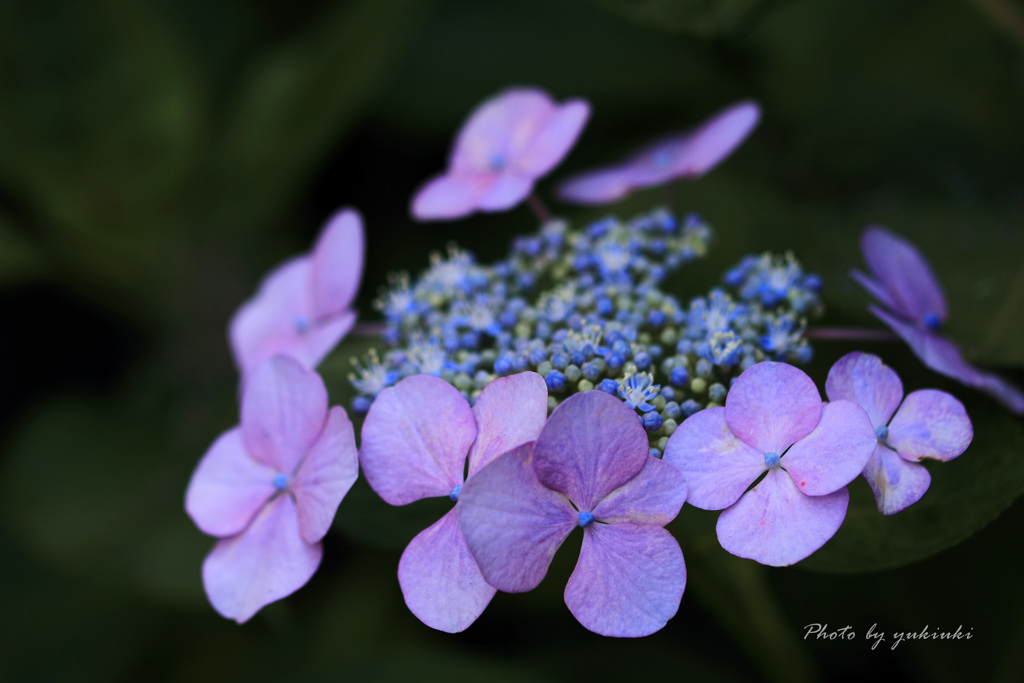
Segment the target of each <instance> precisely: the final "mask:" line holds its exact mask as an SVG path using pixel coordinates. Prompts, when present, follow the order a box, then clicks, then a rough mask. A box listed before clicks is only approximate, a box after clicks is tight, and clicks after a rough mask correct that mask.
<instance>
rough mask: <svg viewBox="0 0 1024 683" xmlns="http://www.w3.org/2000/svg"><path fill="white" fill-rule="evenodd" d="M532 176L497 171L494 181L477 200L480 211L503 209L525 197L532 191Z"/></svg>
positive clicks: (509, 207) (510, 206)
mask: <svg viewBox="0 0 1024 683" xmlns="http://www.w3.org/2000/svg"><path fill="white" fill-rule="evenodd" d="M533 180H534V179H533V178H532V177H531V176H528V175H522V174H517V173H499V174H498V175H497V176H496V177H495V179H494V183H493V184H492V185H491V186H490V188H489V189H488V190H487V192H486V193H485V194H483V195H482V196H481V197H480V198H479V199H478V200H477V208H479V209H480V210H481V211H504V210H506V209H511V208H512V207H513V206H515V205H516V204H518V203H519V202H521V201H523V200H524V199H526V198H527V197H528V196H529V194H530V192H532V191H533Z"/></svg>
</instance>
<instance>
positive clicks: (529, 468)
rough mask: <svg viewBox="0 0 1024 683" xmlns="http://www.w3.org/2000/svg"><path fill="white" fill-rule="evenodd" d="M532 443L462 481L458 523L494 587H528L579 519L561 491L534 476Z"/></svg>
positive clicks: (539, 577)
mask: <svg viewBox="0 0 1024 683" xmlns="http://www.w3.org/2000/svg"><path fill="white" fill-rule="evenodd" d="M531 446H532V444H526V445H523V446H519V447H518V448H515V449H513V450H511V451H509V452H508V453H506V454H504V455H502V456H501V457H499V458H497V459H495V460H494V461H492V462H491V463H490V464H489V465H487V467H484V468H482V469H481V470H479V471H478V472H476V473H475V474H474V475H473V476H472V477H470V478H469V480H468V481H466V483H465V484H464V485H463V487H462V491H461V493H460V494H459V502H458V503H457V504H456V510H457V512H458V517H459V528H461V529H462V534H463V536H464V537H465V539H466V545H467V546H468V547H469V550H470V552H471V553H472V554H473V557H474V558H476V561H477V563H478V564H479V565H480V571H481V573H483V575H484V578H485V579H486V580H487V582H488V583H489V584H491V585H492V586H494V587H495V588H497V589H498V590H502V591H507V592H509V593H521V592H524V591H528V590H532V589H533V588H535V587H536V586H537V584H539V583H540V582H541V580H542V579H543V578H544V575H545V574H546V573H547V570H548V566H549V565H550V564H551V558H552V557H554V555H555V551H556V550H558V547H559V546H560V545H562V542H563V541H565V538H566V537H567V536H568V535H569V532H570V531H572V530H573V529H574V528H575V527H576V525H577V521H578V516H577V513H576V511H575V510H574V509H573V508H572V506H571V505H570V504H569V501H568V500H566V498H565V496H563V495H562V494H560V493H558V492H557V491H552V490H551V489H549V488H547V487H545V486H544V485H543V484H541V483H540V481H539V480H538V479H537V475H536V473H535V472H534V469H533V462H532V458H531Z"/></svg>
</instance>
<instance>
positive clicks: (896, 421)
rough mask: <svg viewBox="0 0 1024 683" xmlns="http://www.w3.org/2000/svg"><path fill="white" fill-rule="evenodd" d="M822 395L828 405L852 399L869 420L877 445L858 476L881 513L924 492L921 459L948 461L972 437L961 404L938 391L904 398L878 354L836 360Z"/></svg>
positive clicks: (902, 506) (896, 378) (909, 502)
mask: <svg viewBox="0 0 1024 683" xmlns="http://www.w3.org/2000/svg"><path fill="white" fill-rule="evenodd" d="M825 393H826V394H828V398H829V400H830V401H836V400H839V399H847V400H849V401H853V402H854V403H856V404H857V405H859V406H861V407H862V408H864V410H866V411H867V414H868V417H869V418H870V419H871V426H872V427H874V428H875V434H876V435H877V437H878V444H877V445H876V446H875V450H874V453H872V454H871V459H870V460H868V463H867V465H866V466H865V467H864V472H863V474H864V479H866V480H867V482H868V485H869V486H870V487H871V491H872V493H874V494H875V503H876V504H877V506H878V511H879V512H881V513H882V514H885V515H892V514H895V513H897V512H900V511H901V510H905V509H906V508H908V507H909V506H911V505H913V504H914V503H916V502H917V501H919V500H921V497H922V496H924V494H925V491H927V490H928V486H929V485H930V484H931V481H932V478H931V475H930V474H928V470H926V469H925V468H924V466H923V465H920V464H918V463H919V462H920V461H922V460H939V461H946V460H952V459H953V458H956V457H958V456H959V455H960V454H961V453H963V452H964V451H965V450H967V447H968V446H969V445H970V444H971V440H972V439H973V438H974V428H973V427H972V426H971V421H970V419H969V418H968V417H967V411H966V410H965V409H964V406H963V404H962V403H960V401H958V400H957V399H955V398H954V397H952V396H950V395H949V394H947V393H946V392H944V391H938V390H937V389H919V390H918V391H913V392H911V393H910V394H908V395H907V397H906V398H904V397H903V383H902V382H900V378H899V376H898V375H897V374H896V371H895V370H893V369H892V368H890V367H889V366H888V365H885V364H883V363H882V359H881V358H879V357H878V356H872V355H870V354H867V353H861V352H860V351H854V352H853V353H848V354H846V355H845V356H843V357H842V358H840V359H839V360H838V361H836V364H835V365H833V366H832V369H831V370H829V372H828V380H827V381H826V382H825ZM897 409H898V410H897Z"/></svg>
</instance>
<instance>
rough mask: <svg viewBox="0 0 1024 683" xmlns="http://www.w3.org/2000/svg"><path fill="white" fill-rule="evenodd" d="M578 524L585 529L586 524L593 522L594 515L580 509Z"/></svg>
mask: <svg viewBox="0 0 1024 683" xmlns="http://www.w3.org/2000/svg"><path fill="white" fill-rule="evenodd" d="M579 522H580V526H581V527H583V528H584V529H586V528H587V527H588V526H590V525H591V524H593V523H594V515H592V514H590V513H589V512H587V511H586V510H581V511H580V516H579Z"/></svg>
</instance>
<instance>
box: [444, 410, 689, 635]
mask: <svg viewBox="0 0 1024 683" xmlns="http://www.w3.org/2000/svg"><path fill="white" fill-rule="evenodd" d="M685 498H686V483H685V482H684V481H683V478H682V476H681V475H680V474H679V473H678V472H677V471H676V470H675V469H673V468H672V467H671V466H670V465H667V464H665V463H664V462H662V461H660V460H658V459H656V458H653V457H651V456H649V455H648V446H647V437H646V435H645V433H644V429H643V427H642V426H641V424H640V419H639V418H638V416H637V414H636V413H635V412H634V411H633V410H631V409H630V408H629V407H628V406H626V405H625V404H624V403H623V402H622V401H619V400H618V399H616V398H614V397H612V396H609V395H608V394H606V393H604V392H601V391H589V392H586V393H583V394H576V395H574V396H571V397H570V398H568V399H566V401H565V402H564V403H562V404H561V405H559V406H558V408H556V409H555V411H554V412H553V413H552V414H551V417H550V418H549V419H548V421H547V424H545V425H544V428H543V429H542V430H541V432H540V436H538V437H537V440H536V442H535V443H533V444H525V445H523V446H520V447H518V448H515V449H513V450H512V451H510V452H508V453H506V454H504V455H502V456H501V457H499V458H497V459H495V460H494V461H493V462H492V463H491V464H489V465H488V466H487V467H484V468H483V469H481V470H480V471H479V472H477V473H476V475H474V476H473V477H471V478H470V479H469V481H467V482H466V485H465V487H464V488H463V489H462V494H461V497H460V499H459V506H460V510H459V525H460V526H461V528H462V532H463V534H464V535H465V538H466V544H467V545H468V546H469V549H470V551H471V552H472V553H473V557H475V558H476V560H477V562H478V563H479V565H480V570H481V571H482V572H483V576H484V578H486V580H487V582H488V583H490V584H491V585H492V586H494V587H495V588H497V589H499V590H503V591H508V592H523V591H528V590H531V589H533V588H534V587H536V586H537V585H538V584H539V583H540V582H541V580H542V579H543V578H544V575H545V574H546V573H547V569H548V566H549V565H550V564H551V560H552V558H553V556H554V554H555V551H556V550H557V549H558V547H559V546H560V545H562V542H563V541H565V539H566V537H567V536H568V535H569V533H570V532H571V531H572V530H573V529H574V528H576V527H577V526H579V527H582V528H583V548H582V550H581V551H580V558H579V562H578V563H577V564H576V569H575V570H574V571H573V573H572V576H571V577H570V579H569V583H568V585H567V586H566V588H565V604H566V605H567V606H568V607H569V610H570V611H571V612H572V614H573V616H575V617H576V619H577V620H578V621H579V622H580V623H581V624H582V625H583V626H585V627H586V628H588V629H590V630H591V631H594V632H595V633H600V634H601V635H605V636H616V637H639V636H645V635H649V634H651V633H654V632H655V631H657V630H659V629H660V628H662V627H663V626H664V625H665V624H666V623H667V622H668V620H669V619H671V618H672V617H673V616H674V615H675V613H676V611H677V609H678V608H679V601H680V599H681V598H682V594H683V588H684V587H685V584H686V566H685V564H684V563H683V553H682V551H681V550H680V549H679V544H678V543H677V542H676V540H675V539H674V538H673V537H672V535H671V534H669V532H668V531H666V530H665V529H664V528H663V527H664V525H665V524H667V523H668V522H670V521H672V519H674V518H675V516H676V515H677V514H678V513H679V509H680V508H681V507H682V505H683V501H684V500H685Z"/></svg>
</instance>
